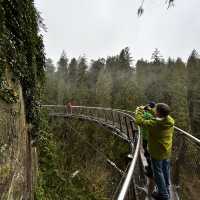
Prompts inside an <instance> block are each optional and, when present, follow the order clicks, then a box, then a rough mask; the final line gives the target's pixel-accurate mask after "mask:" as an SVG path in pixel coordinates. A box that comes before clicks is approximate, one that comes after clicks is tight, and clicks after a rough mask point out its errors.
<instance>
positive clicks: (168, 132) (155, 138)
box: [135, 110, 174, 160]
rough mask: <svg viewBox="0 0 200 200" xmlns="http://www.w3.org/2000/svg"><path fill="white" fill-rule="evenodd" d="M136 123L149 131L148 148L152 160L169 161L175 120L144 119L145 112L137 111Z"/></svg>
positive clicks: (168, 117) (170, 118)
mask: <svg viewBox="0 0 200 200" xmlns="http://www.w3.org/2000/svg"><path fill="white" fill-rule="evenodd" d="M135 119H136V123H137V124H138V125H139V126H142V127H146V128H147V129H148V148H149V153H150V155H151V157H152V158H154V159H156V160H165V159H169V158H170V156H171V150H172V137H173V132H174V119H173V118H172V117H170V116H167V117H166V118H151V119H148V120H146V119H144V116H143V111H142V110H136V114H135Z"/></svg>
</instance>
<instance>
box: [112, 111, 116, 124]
mask: <svg viewBox="0 0 200 200" xmlns="http://www.w3.org/2000/svg"><path fill="white" fill-rule="evenodd" d="M111 117H112V124H113V126H114V125H115V119H114V114H113V110H111Z"/></svg>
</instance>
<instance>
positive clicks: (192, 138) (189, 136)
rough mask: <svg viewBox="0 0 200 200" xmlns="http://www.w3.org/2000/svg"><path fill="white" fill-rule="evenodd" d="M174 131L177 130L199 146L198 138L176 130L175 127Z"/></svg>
mask: <svg viewBox="0 0 200 200" xmlns="http://www.w3.org/2000/svg"><path fill="white" fill-rule="evenodd" d="M174 129H175V130H177V131H180V132H181V134H183V135H185V136H186V137H187V138H189V139H191V140H192V141H193V142H195V143H197V144H198V145H200V139H198V138H196V137H194V136H193V135H191V134H190V133H188V132H186V131H184V130H182V129H180V128H178V127H177V126H174Z"/></svg>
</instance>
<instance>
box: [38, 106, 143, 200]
mask: <svg viewBox="0 0 200 200" xmlns="http://www.w3.org/2000/svg"><path fill="white" fill-rule="evenodd" d="M42 107H52V108H53V107H55V108H56V107H58V108H65V107H66V106H64V105H42ZM76 108H78V109H88V110H104V111H110V112H116V113H118V114H122V115H123V116H125V117H127V118H129V119H130V120H131V121H133V122H134V121H135V119H134V117H133V116H132V115H130V114H128V113H127V112H124V111H122V110H120V109H112V108H104V107H87V106H72V109H76ZM71 114H73V111H72V113H71ZM135 137H136V136H135ZM140 141H141V136H140V129H139V127H138V131H137V141H135V140H134V141H131V140H130V141H129V142H130V143H132V144H133V143H134V142H135V143H136V147H135V151H134V154H133V159H132V161H131V164H130V166H129V169H128V172H127V175H126V178H125V180H124V183H123V184H122V188H121V190H120V192H119V194H118V197H117V199H118V200H124V199H125V198H126V195H127V192H128V190H129V186H130V184H131V181H132V180H133V174H134V169H135V166H136V162H137V159H138V156H139V149H140Z"/></svg>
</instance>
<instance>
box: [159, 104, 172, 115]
mask: <svg viewBox="0 0 200 200" xmlns="http://www.w3.org/2000/svg"><path fill="white" fill-rule="evenodd" d="M169 113H170V107H169V106H168V105H167V104H165V103H158V104H156V116H157V117H161V118H162V117H167V116H168V115H169Z"/></svg>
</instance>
